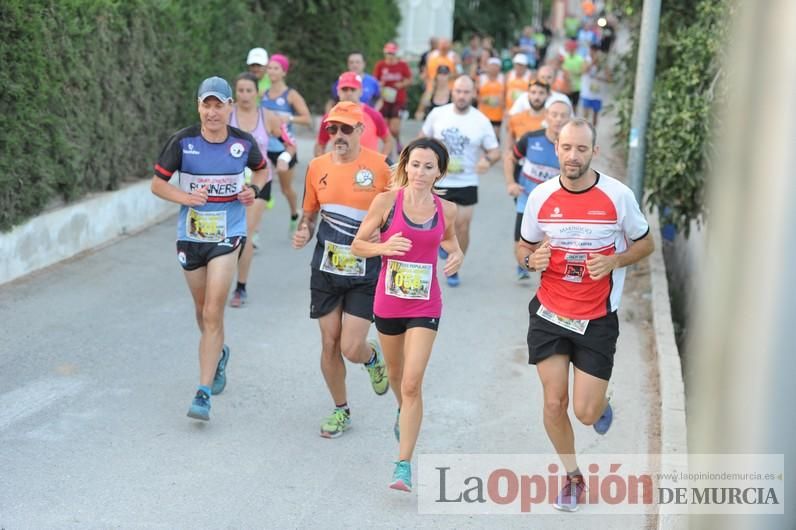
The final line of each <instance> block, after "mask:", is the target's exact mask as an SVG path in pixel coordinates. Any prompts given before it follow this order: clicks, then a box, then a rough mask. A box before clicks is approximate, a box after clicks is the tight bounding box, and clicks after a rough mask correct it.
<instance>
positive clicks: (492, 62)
mask: <svg viewBox="0 0 796 530" xmlns="http://www.w3.org/2000/svg"><path fill="white" fill-rule="evenodd" d="M486 64H496V65H498V66H500V65H501V64H503V63H502V62H501V61H500V59H498V58H497V57H490V58H489V60H488V61H487V62H486Z"/></svg>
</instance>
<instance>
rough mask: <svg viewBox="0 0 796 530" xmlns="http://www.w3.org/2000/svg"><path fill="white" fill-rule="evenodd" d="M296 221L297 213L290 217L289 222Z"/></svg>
mask: <svg viewBox="0 0 796 530" xmlns="http://www.w3.org/2000/svg"><path fill="white" fill-rule="evenodd" d="M297 219H298V214H297V213H294V214H293V215H291V216H290V220H291V221H295V220H297Z"/></svg>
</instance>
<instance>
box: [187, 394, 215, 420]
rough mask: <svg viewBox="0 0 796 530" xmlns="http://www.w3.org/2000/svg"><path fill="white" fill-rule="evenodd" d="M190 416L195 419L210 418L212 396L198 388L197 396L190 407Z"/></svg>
mask: <svg viewBox="0 0 796 530" xmlns="http://www.w3.org/2000/svg"><path fill="white" fill-rule="evenodd" d="M188 417H189V418H193V419H195V420H202V421H209V420H210V396H208V395H207V393H206V392H204V391H202V390H197V392H196V396H195V397H194V398H193V401H192V402H191V408H189V409H188Z"/></svg>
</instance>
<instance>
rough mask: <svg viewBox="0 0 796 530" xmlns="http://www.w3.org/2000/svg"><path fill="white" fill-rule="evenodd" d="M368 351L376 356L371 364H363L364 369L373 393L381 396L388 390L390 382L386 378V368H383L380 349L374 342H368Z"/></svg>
mask: <svg viewBox="0 0 796 530" xmlns="http://www.w3.org/2000/svg"><path fill="white" fill-rule="evenodd" d="M368 344H369V345H370V349H371V350H373V352H374V353H375V354H376V360H375V361H373V364H370V365H369V364H365V369H366V370H367V371H368V375H369V376H370V384H371V386H373V391H374V392H376V394H378V395H380V396H382V395H384V394H385V393H386V392H387V391H388V390H389V389H390V380H389V379H388V378H387V368H386V367H385V366H384V358H383V357H382V355H381V347H380V346H379V343H378V342H377V341H375V340H372V339H371V340H369V341H368Z"/></svg>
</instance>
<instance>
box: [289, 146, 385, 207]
mask: <svg viewBox="0 0 796 530" xmlns="http://www.w3.org/2000/svg"><path fill="white" fill-rule="evenodd" d="M389 182H390V167H389V166H388V165H387V162H386V161H385V160H384V155H382V154H381V153H379V152H377V151H373V150H371V149H367V148H365V147H360V152H359V156H358V157H357V159H356V160H354V161H353V162H348V163H346V164H336V163H334V161H333V160H332V153H331V152H329V153H326V154H325V155H321V156H319V157H317V158H314V159H312V160H311V161H310V164H309V167H308V168H307V177H306V182H305V186H304V205H303V208H304V211H305V212H317V211H319V210H321V209H324V210H329V211H334V212H335V213H338V214H340V215H344V216H346V217H347V218H349V219H351V220H353V221H362V219H364V217H365V214H366V213H367V212H368V208H370V203H371V201H372V200H373V198H374V197H375V196H376V194H377V193H381V192H382V191H385V190H386V189H387V187H388V185H389Z"/></svg>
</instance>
